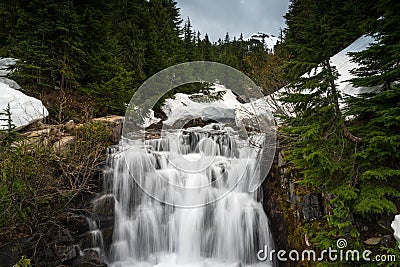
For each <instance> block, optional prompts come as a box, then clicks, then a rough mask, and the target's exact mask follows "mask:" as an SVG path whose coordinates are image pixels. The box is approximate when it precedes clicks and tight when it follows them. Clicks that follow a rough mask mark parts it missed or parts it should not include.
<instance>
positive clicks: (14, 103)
mask: <svg viewBox="0 0 400 267" xmlns="http://www.w3.org/2000/svg"><path fill="white" fill-rule="evenodd" d="M13 64H15V59H10V58H2V59H0V76H5V75H7V73H8V69H7V67H8V66H10V65H13ZM20 88H21V87H20V86H19V85H18V84H17V83H16V82H15V81H13V80H10V79H8V78H6V77H1V78H0V113H3V112H4V111H5V109H6V108H7V106H8V105H9V106H10V111H11V119H12V123H13V124H14V125H15V126H16V129H17V130H18V129H21V128H23V127H25V126H27V125H29V124H31V123H33V122H35V121H38V120H41V119H43V118H45V117H46V116H48V115H49V113H48V111H47V109H46V107H45V106H44V105H43V104H42V102H41V101H40V100H38V99H36V98H33V97H30V96H27V95H25V94H24V93H22V92H21V91H18V90H17V89H20ZM5 119H7V116H6V115H4V114H2V115H0V130H4V129H6V128H7V126H6V125H7V122H6V121H4V120H5Z"/></svg>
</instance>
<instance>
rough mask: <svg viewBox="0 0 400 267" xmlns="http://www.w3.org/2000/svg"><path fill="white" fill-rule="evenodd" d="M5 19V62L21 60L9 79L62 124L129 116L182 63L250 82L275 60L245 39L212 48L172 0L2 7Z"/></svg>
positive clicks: (0, 46)
mask: <svg viewBox="0 0 400 267" xmlns="http://www.w3.org/2000/svg"><path fill="white" fill-rule="evenodd" d="M0 16H1V18H2V20H1V24H0V56H3V57H14V58H17V59H19V61H18V64H17V66H16V69H15V71H14V72H13V74H12V75H11V76H12V78H13V79H15V80H16V81H18V83H20V84H21V86H22V87H23V88H24V89H25V90H26V91H27V92H28V93H29V94H31V95H34V96H36V97H38V98H40V99H42V100H43V101H44V102H45V105H46V106H47V107H48V108H49V110H50V118H52V119H55V120H58V121H61V122H62V121H66V120H68V119H77V118H75V117H77V115H79V114H76V110H81V111H84V112H81V113H83V114H86V117H88V116H99V115H105V114H116V113H117V114H121V115H122V114H124V112H125V108H126V103H128V102H129V100H130V98H131V97H132V95H133V93H134V91H135V90H136V89H137V88H138V87H139V86H140V85H141V84H142V83H143V82H144V81H145V80H146V79H147V78H149V77H150V76H152V75H153V74H155V73H157V72H158V71H160V70H162V69H164V68H166V67H169V66H172V65H175V64H178V63H182V62H187V61H195V60H206V61H217V62H221V63H225V64H228V65H230V66H232V67H235V68H238V69H240V70H242V71H245V72H246V73H249V74H250V76H251V72H252V70H253V69H254V67H255V66H254V65H255V64H265V63H264V61H265V59H266V57H269V56H270V57H271V58H272V57H275V55H273V54H272V53H270V51H269V50H268V49H267V48H266V46H264V45H263V43H262V41H260V40H243V36H240V37H239V38H237V39H236V38H233V39H231V38H230V37H229V34H228V33H227V34H226V36H225V37H224V38H222V39H219V40H218V41H217V42H211V41H210V40H209V38H208V35H207V34H206V33H204V36H203V35H202V33H200V32H194V30H193V27H192V25H191V22H190V19H189V18H186V19H185V21H183V19H182V18H181V17H180V12H179V8H178V7H177V3H176V2H175V1H173V0H151V1H146V0H133V1H126V0H118V1H110V0H96V1H73V0H68V1H55V0H50V1H19V0H18V1H12V2H10V1H0ZM270 64H276V60H271V63H270ZM261 67H262V66H259V68H261ZM253 76H254V75H253ZM267 80H271V81H272V79H264V83H266V82H265V81H267ZM275 80H276V81H277V79H275ZM281 85H282V84H281V83H279V84H275V85H274V86H275V88H278V87H279V86H281ZM267 87H269V85H268V86H265V88H267ZM60 110H61V111H62V112H60ZM78 117H79V116H78Z"/></svg>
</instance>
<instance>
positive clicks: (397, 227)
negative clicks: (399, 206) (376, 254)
mask: <svg viewBox="0 0 400 267" xmlns="http://www.w3.org/2000/svg"><path fill="white" fill-rule="evenodd" d="M391 226H392V228H393V230H394V238H396V240H397V242H399V248H400V214H399V215H396V216H395V217H394V221H393V222H392V225H391Z"/></svg>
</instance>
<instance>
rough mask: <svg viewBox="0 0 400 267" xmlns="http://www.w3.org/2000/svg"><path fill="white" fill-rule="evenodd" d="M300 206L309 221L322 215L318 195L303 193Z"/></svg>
mask: <svg viewBox="0 0 400 267" xmlns="http://www.w3.org/2000/svg"><path fill="white" fill-rule="evenodd" d="M301 206H302V211H303V216H304V219H305V220H307V221H309V220H314V219H318V218H320V217H322V211H321V210H322V209H321V207H322V205H321V201H320V198H319V196H318V195H309V194H307V195H305V196H304V197H303V201H302V204H301Z"/></svg>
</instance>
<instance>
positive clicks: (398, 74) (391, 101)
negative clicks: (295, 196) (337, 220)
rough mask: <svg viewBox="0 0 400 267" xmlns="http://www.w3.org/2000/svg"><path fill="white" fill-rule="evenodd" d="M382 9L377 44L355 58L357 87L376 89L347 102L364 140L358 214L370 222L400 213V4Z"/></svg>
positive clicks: (373, 23)
mask: <svg viewBox="0 0 400 267" xmlns="http://www.w3.org/2000/svg"><path fill="white" fill-rule="evenodd" d="M377 6H378V12H379V13H380V14H381V15H382V17H381V18H380V19H379V20H370V21H369V28H370V34H371V35H373V36H374V37H375V38H376V40H377V42H376V43H375V44H372V45H371V46H370V47H369V48H368V49H367V50H365V51H362V52H358V53H355V54H353V56H354V61H355V62H357V63H358V64H359V65H360V67H359V68H358V69H356V70H354V73H355V74H356V75H357V76H358V77H357V78H355V79H354V80H353V84H354V85H355V86H361V87H365V86H367V87H372V88H375V90H374V92H372V93H367V94H362V95H360V96H357V97H349V98H348V99H347V103H348V111H347V114H348V115H351V116H352V117H353V118H354V119H353V121H352V127H351V129H352V131H354V132H355V133H356V134H357V135H359V136H360V137H362V140H363V142H362V144H361V146H360V147H358V149H357V152H356V153H355V158H356V160H357V163H358V166H359V170H358V174H357V184H356V186H357V188H358V189H359V194H358V198H357V200H356V202H355V203H354V210H355V212H356V213H357V214H359V215H361V216H363V217H364V218H369V219H373V218H375V217H376V216H377V215H381V214H383V215H387V214H396V213H398V210H397V208H396V206H395V203H394V200H395V199H396V198H398V197H399V196H400V186H399V178H400V166H399V162H400V151H399V149H398V148H399V147H400V127H399V125H400V86H399V84H398V82H399V81H400V65H399V58H400V31H399V29H400V16H399V14H398V12H396V10H398V9H399V8H400V3H399V2H398V1H393V0H392V1H390V0H380V1H378V5H377Z"/></svg>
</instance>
